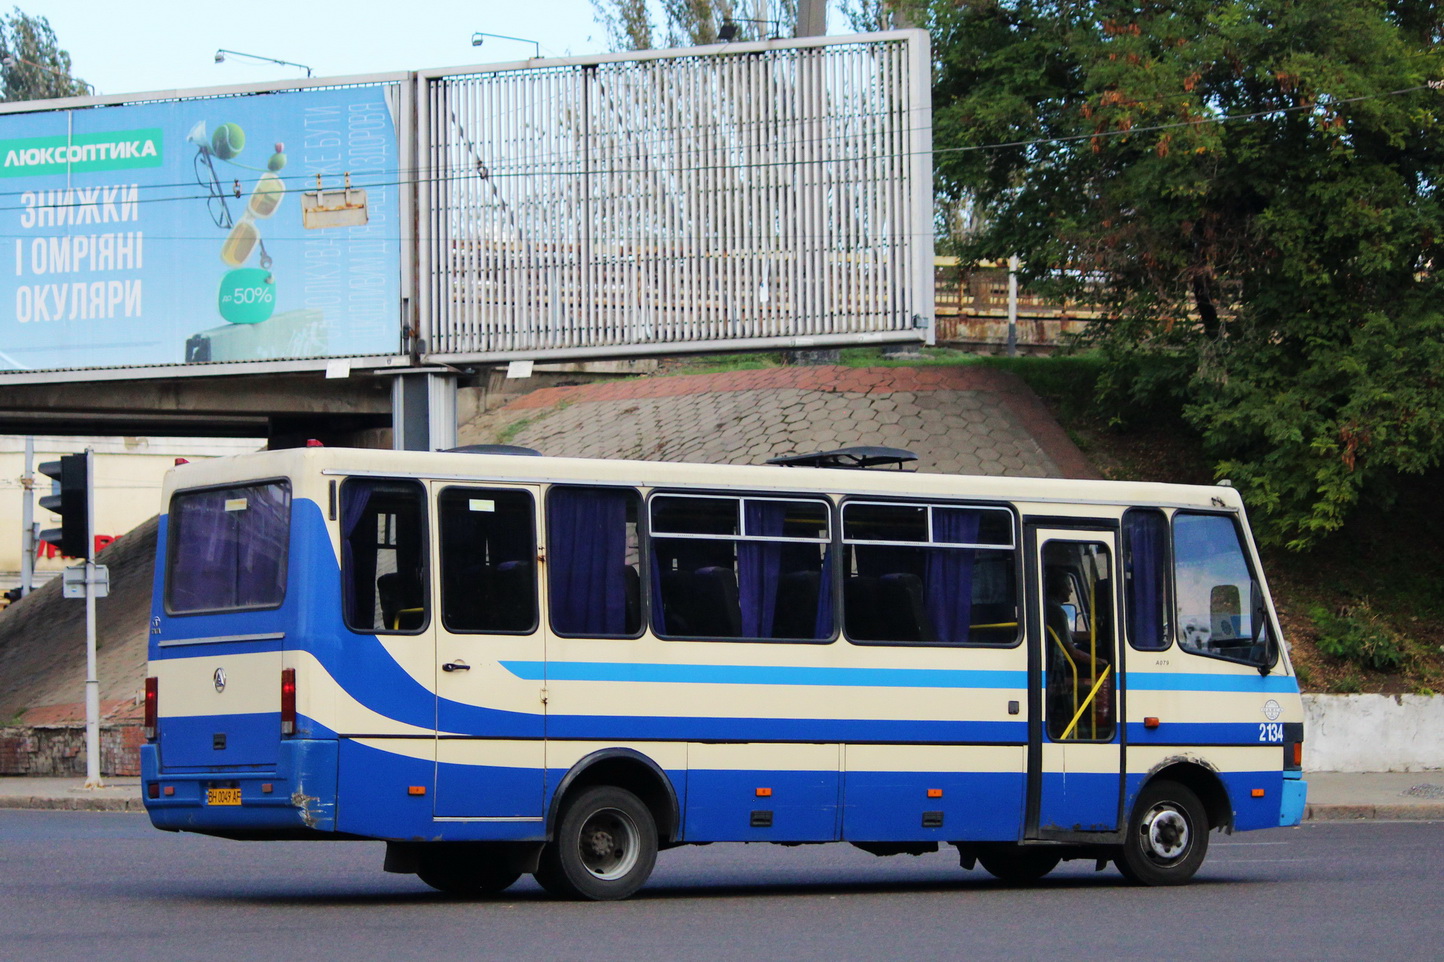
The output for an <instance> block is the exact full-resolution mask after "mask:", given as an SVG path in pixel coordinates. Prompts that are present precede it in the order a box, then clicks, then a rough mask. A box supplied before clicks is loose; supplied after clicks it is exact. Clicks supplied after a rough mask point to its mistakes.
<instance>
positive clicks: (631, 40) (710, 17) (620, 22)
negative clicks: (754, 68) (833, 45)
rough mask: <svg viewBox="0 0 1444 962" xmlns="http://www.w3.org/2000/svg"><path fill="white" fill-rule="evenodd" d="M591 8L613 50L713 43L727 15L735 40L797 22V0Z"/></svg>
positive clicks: (602, 0) (597, 4)
mask: <svg viewBox="0 0 1444 962" xmlns="http://www.w3.org/2000/svg"><path fill="white" fill-rule="evenodd" d="M874 2H875V0H874ZM592 9H593V11H594V14H595V17H596V20H597V22H598V23H600V24H601V25H602V26H603V27H604V28H606V31H607V41H608V43H609V45H610V46H611V48H612V49H613V50H650V49H652V48H653V47H655V46H657V45H658V44H660V45H662V46H666V47H699V46H703V45H705V44H712V43H718V42H719V38H718V36H717V32H718V30H720V29H721V27H722V24H723V23H724V22H726V21H728V20H731V21H733V22H734V23H735V25H736V28H737V35H736V37H735V38H734V39H735V40H764V39H766V38H768V37H772V36H783V37H790V36H792V30H793V26H794V24H796V22H797V0H592Z"/></svg>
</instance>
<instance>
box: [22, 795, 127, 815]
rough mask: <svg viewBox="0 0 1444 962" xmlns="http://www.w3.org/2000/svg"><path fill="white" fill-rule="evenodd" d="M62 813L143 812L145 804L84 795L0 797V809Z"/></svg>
mask: <svg viewBox="0 0 1444 962" xmlns="http://www.w3.org/2000/svg"><path fill="white" fill-rule="evenodd" d="M7 808H8V809H25V810H28V811H63V812H143V811H145V802H144V801H142V800H141V798H140V796H139V795H137V796H135V797H134V798H115V797H111V798H89V797H86V796H84V795H8V796H0V809H7Z"/></svg>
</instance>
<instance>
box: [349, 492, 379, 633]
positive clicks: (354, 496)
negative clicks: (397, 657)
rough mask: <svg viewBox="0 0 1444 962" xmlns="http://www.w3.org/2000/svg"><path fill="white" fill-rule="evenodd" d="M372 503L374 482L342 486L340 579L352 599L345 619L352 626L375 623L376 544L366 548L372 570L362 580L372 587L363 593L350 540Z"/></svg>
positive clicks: (367, 559) (353, 548) (372, 624)
mask: <svg viewBox="0 0 1444 962" xmlns="http://www.w3.org/2000/svg"><path fill="white" fill-rule="evenodd" d="M370 503H371V486H370V485H368V484H366V483H365V482H364V481H350V482H348V483H346V484H343V485H342V486H341V537H342V541H341V583H342V584H343V585H344V586H345V589H344V592H345V593H344V597H346V598H347V599H348V601H349V609H350V610H349V611H348V612H347V618H346V621H347V623H348V624H349V625H351V626H352V627H353V628H371V627H375V624H376V598H375V597H374V592H375V586H376V551H375V547H374V546H372V548H371V550H369V551H367V552H366V561H367V563H368V565H369V568H370V570H369V571H366V572H365V576H364V578H361V579H360V580H362V581H364V582H366V583H367V585H368V586H369V590H367V591H366V592H364V593H363V592H361V591H358V590H357V589H358V588H359V587H360V585H359V584H357V581H358V575H359V574H361V573H360V572H358V571H357V570H356V546H355V545H354V544H353V543H352V541H351V539H352V538H353V537H355V535H356V529H357V528H358V527H359V526H360V524H361V520H362V519H363V518H365V517H366V506H367V505H369V504H370ZM363 594H364V597H363Z"/></svg>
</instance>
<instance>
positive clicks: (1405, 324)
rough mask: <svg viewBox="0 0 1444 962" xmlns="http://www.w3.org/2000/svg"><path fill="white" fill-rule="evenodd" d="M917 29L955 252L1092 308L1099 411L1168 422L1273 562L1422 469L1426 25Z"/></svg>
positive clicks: (1430, 458)
mask: <svg viewBox="0 0 1444 962" xmlns="http://www.w3.org/2000/svg"><path fill="white" fill-rule="evenodd" d="M911 7H912V9H913V10H914V11H915V12H914V14H913V16H914V19H915V21H917V22H921V23H923V24H925V25H926V26H928V27H929V28H930V30H931V31H932V38H933V52H934V59H935V77H934V133H935V149H936V151H937V152H936V155H935V159H936V172H937V183H938V187H939V190H940V193H941V194H942V195H943V198H944V199H945V200H949V201H951V202H953V203H960V204H964V205H966V206H968V207H969V208H971V209H973V210H974V211H976V212H978V213H980V214H981V217H980V218H978V219H977V220H976V221H975V223H977V224H980V225H981V226H979V227H978V228H977V229H976V230H975V231H974V232H972V233H971V234H969V235H967V236H965V237H963V238H961V239H959V240H958V242H957V253H959V254H961V255H963V256H964V257H999V256H1006V255H1008V254H1013V253H1016V254H1019V255H1021V256H1022V257H1023V258H1024V260H1025V262H1026V264H1027V270H1028V271H1029V272H1030V273H1031V279H1032V280H1034V281H1035V282H1037V283H1040V284H1044V285H1047V284H1052V285H1053V286H1054V287H1055V288H1057V289H1060V290H1068V289H1071V290H1073V291H1074V292H1076V290H1077V288H1078V287H1079V286H1080V285H1081V284H1083V283H1084V282H1089V281H1094V282H1101V283H1102V285H1103V290H1104V291H1106V299H1107V307H1108V311H1107V316H1106V317H1105V318H1104V320H1103V321H1102V322H1100V323H1099V324H1097V325H1095V326H1094V330H1095V336H1096V338H1097V340H1098V342H1099V344H1100V345H1101V347H1102V349H1103V350H1104V352H1105V353H1106V356H1108V357H1109V358H1110V361H1111V365H1110V371H1111V384H1112V386H1113V388H1114V393H1115V397H1121V396H1123V395H1125V394H1127V393H1128V392H1129V391H1133V392H1139V391H1142V390H1144V389H1145V388H1158V387H1162V388H1163V389H1164V390H1166V391H1168V392H1169V393H1171V394H1173V395H1174V396H1175V397H1176V398H1178V399H1180V400H1181V401H1182V402H1183V403H1184V405H1185V407H1184V411H1185V414H1186V416H1187V417H1188V419H1189V420H1190V421H1191V422H1192V424H1193V425H1194V426H1195V427H1196V428H1197V429H1198V430H1199V431H1200V432H1201V434H1202V435H1203V437H1204V439H1205V441H1206V443H1207V444H1208V446H1209V449H1210V451H1211V452H1212V453H1213V454H1214V456H1215V457H1216V458H1217V462H1218V471H1219V474H1220V476H1227V477H1231V478H1232V479H1233V481H1234V483H1235V484H1238V485H1239V486H1240V487H1242V488H1244V489H1245V493H1246V495H1247V496H1248V497H1249V499H1250V502H1251V504H1252V506H1253V507H1254V508H1255V511H1256V514H1261V515H1262V519H1263V521H1264V524H1263V526H1262V527H1263V528H1264V531H1265V533H1266V534H1268V535H1269V536H1270V537H1271V539H1272V540H1276V541H1280V542H1285V543H1289V544H1291V545H1292V546H1294V547H1303V546H1305V545H1307V544H1309V543H1310V542H1311V541H1312V540H1313V539H1315V538H1317V537H1318V536H1320V535H1323V534H1325V533H1327V532H1330V531H1334V530H1336V529H1337V528H1338V527H1339V526H1340V525H1341V524H1342V522H1343V520H1344V519H1345V518H1346V517H1347V516H1348V514H1349V512H1350V510H1351V508H1352V507H1353V506H1354V505H1355V504H1356V503H1357V502H1358V500H1359V499H1360V498H1361V497H1364V496H1366V495H1367V496H1369V497H1372V498H1388V497H1389V496H1390V493H1391V490H1392V485H1393V483H1394V481H1395V480H1396V479H1397V478H1398V476H1399V475H1400V474H1402V473H1420V472H1423V471H1426V470H1428V469H1430V468H1433V467H1435V466H1437V465H1438V464H1439V461H1440V455H1441V453H1444V390H1441V383H1440V379H1441V371H1444V302H1441V300H1440V296H1439V295H1440V290H1439V280H1438V277H1437V273H1436V272H1437V269H1438V268H1440V267H1441V266H1444V257H1441V254H1444V250H1441V243H1444V206H1441V197H1440V189H1441V174H1444V170H1441V160H1444V125H1441V122H1440V121H1441V107H1444V100H1441V98H1444V91H1441V90H1440V89H1437V88H1436V87H1431V86H1430V85H1431V84H1438V82H1439V81H1440V80H1441V78H1444V51H1441V49H1440V47H1439V43H1440V35H1441V19H1440V17H1441V15H1440V11H1439V9H1438V5H1437V4H1435V3H1430V2H1423V0H1160V2H1148V3H1141V4H1140V3H1137V2H1130V3H1124V2H1118V0H1096V2H1068V0H933V2H931V3H928V4H917V3H913V4H911ZM1155 359H1163V360H1164V361H1165V363H1164V364H1163V365H1162V366H1161V367H1160V366H1159V364H1158V363H1155ZM1160 370H1162V371H1167V372H1170V376H1169V377H1168V378H1165V379H1159V378H1157V377H1155V378H1154V379H1153V380H1152V381H1149V380H1148V379H1147V378H1146V377H1145V376H1144V375H1145V374H1146V373H1147V372H1150V371H1152V372H1157V371H1160Z"/></svg>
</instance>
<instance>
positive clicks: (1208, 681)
mask: <svg viewBox="0 0 1444 962" xmlns="http://www.w3.org/2000/svg"><path fill="white" fill-rule="evenodd" d="M1125 684H1127V686H1128V688H1129V690H1131V691H1241V692H1257V693H1259V694H1281V695H1293V694H1297V693H1298V690H1299V684H1298V680H1297V679H1295V678H1294V677H1293V676H1292V675H1260V674H1258V673H1257V672H1252V671H1251V672H1249V673H1248V674H1245V675H1213V674H1208V673H1205V672H1187V671H1178V672H1161V671H1130V672H1128V674H1127V676H1126V681H1125Z"/></svg>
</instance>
